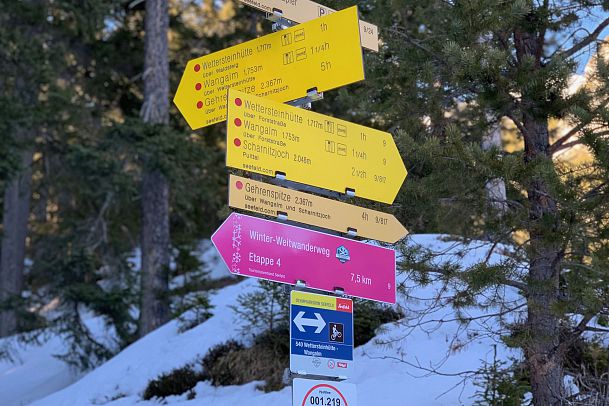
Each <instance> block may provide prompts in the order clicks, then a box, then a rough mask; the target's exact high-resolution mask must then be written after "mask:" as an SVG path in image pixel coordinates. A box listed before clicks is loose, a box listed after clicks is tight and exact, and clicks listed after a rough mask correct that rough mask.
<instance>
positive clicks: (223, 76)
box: [174, 7, 364, 129]
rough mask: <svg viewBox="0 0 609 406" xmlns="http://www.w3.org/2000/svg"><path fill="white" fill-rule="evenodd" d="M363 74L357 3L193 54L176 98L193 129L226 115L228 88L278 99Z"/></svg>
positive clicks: (331, 86) (295, 96) (326, 87)
mask: <svg viewBox="0 0 609 406" xmlns="http://www.w3.org/2000/svg"><path fill="white" fill-rule="evenodd" d="M363 79H364V62H363V56H362V48H361V46H360V38H359V19H358V17H357V7H351V8H348V9H345V10H342V11H338V12H336V13H332V14H329V15H327V16H325V17H321V18H318V19H315V20H312V21H309V22H307V23H304V24H299V25H297V26H294V27H292V28H288V29H286V30H283V31H279V32H275V33H273V34H269V35H265V36H263V37H260V38H258V39H255V40H252V41H248V42H244V43H242V44H240V45H236V46H234V47H230V48H226V49H224V50H222V51H219V52H215V53H213V54H210V55H207V56H203V57H201V58H197V59H193V60H191V61H190V62H188V64H187V65H186V70H185V72H184V75H183V76H182V79H181V81H180V84H179V86H178V90H177V91H176V95H175V98H174V103H175V104H176V106H177V107H178V109H179V110H180V112H181V113H182V115H183V116H184V118H185V119H186V121H187V122H188V124H189V125H190V127H191V128H192V129H197V128H201V127H205V126H208V125H211V124H214V123H218V122H220V121H224V120H225V119H226V91H227V89H229V88H234V89H237V90H241V91H243V92H246V93H252V94H255V95H258V96H261V97H265V98H267V99H271V100H277V101H280V102H286V101H289V100H294V99H298V98H300V97H304V96H306V95H307V91H308V90H311V89H313V88H316V89H317V91H318V92H323V91H325V90H329V89H334V88H337V87H340V86H344V85H347V84H349V83H353V82H357V81H360V80H363Z"/></svg>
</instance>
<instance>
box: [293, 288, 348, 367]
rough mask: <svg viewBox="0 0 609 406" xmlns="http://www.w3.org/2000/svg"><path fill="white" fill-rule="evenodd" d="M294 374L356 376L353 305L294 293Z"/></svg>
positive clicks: (325, 297) (310, 294)
mask: <svg viewBox="0 0 609 406" xmlns="http://www.w3.org/2000/svg"><path fill="white" fill-rule="evenodd" d="M290 370H291V371H292V372H294V373H297V374H300V375H320V376H328V377H338V378H349V377H351V376H352V375H353V301H352V300H351V299H344V298H339V297H334V296H326V295H318V294H315V293H306V292H299V291H292V294H291V298H290Z"/></svg>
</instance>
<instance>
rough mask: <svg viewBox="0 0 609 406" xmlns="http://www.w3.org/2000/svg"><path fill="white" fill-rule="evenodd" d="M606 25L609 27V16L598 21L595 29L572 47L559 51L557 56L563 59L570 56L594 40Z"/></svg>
mask: <svg viewBox="0 0 609 406" xmlns="http://www.w3.org/2000/svg"><path fill="white" fill-rule="evenodd" d="M607 27H609V18H607V19H605V20H603V22H602V23H600V24H599V25H598V27H596V29H595V30H594V31H592V32H591V33H590V34H589V35H588V36H587V37H586V38H584V39H583V40H581V41H580V42H578V43H577V44H575V45H574V46H573V47H571V48H569V49H567V50H565V51H563V52H561V53H559V54H558V55H557V56H559V57H562V58H565V59H566V58H570V57H572V56H573V55H575V54H576V53H577V52H579V51H581V50H582V49H584V48H585V47H587V46H588V45H590V44H591V43H593V42H594V41H596V40H597V39H598V37H599V36H600V35H601V33H602V32H603V30H604V29H605V28H607Z"/></svg>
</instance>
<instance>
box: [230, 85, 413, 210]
mask: <svg viewBox="0 0 609 406" xmlns="http://www.w3.org/2000/svg"><path fill="white" fill-rule="evenodd" d="M227 118H228V120H227V138H228V139H227V152H226V165H227V166H229V167H232V168H238V169H243V170H246V171H250V172H257V173H261V174H263V175H268V176H277V175H278V174H281V175H283V176H285V178H286V179H288V180H292V181H295V182H300V183H306V184H308V185H312V186H316V187H320V188H324V189H330V190H335V191H337V192H341V193H348V192H350V191H351V192H354V193H355V195H356V196H360V197H364V198H367V199H372V200H377V201H380V202H384V203H392V202H393V200H394V199H395V196H396V194H397V192H398V190H399V189H400V187H401V186H402V183H403V182H404V179H405V178H406V168H405V167H404V163H403V162H402V158H401V157H400V154H399V152H398V149H397V148H396V145H395V143H394V142H393V137H392V136H391V134H389V133H386V132H384V131H379V130H375V129H372V128H368V127H364V126H362V125H359V124H353V123H349V122H348V121H343V120H339V119H336V118H334V117H330V116H325V115H323V114H319V113H314V112H312V111H308V110H304V109H299V108H296V107H292V106H289V105H286V104H282V103H277V102H273V101H270V100H267V99H263V98H261V97H256V96H253V95H248V94H246V93H243V92H239V91H236V90H232V89H231V90H229V92H228V117H227Z"/></svg>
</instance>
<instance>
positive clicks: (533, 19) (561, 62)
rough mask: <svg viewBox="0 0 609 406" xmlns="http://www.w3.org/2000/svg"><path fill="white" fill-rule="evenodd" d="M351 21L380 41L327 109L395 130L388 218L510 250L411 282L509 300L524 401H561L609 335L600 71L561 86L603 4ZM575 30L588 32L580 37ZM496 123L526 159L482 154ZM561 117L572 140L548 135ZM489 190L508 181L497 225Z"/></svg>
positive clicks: (484, 8) (525, 4) (416, 12)
mask: <svg viewBox="0 0 609 406" xmlns="http://www.w3.org/2000/svg"><path fill="white" fill-rule="evenodd" d="M362 9H363V10H364V14H366V17H365V18H367V19H368V20H369V21H373V22H375V23H377V24H379V25H380V26H381V34H382V36H383V40H384V44H383V46H382V48H381V52H380V53H379V54H378V55H369V56H368V58H367V59H368V61H369V62H370V64H369V68H368V69H369V73H370V74H369V75H368V77H367V82H366V84H365V85H364V86H361V87H359V88H358V89H356V92H355V93H354V94H355V95H356V97H357V98H354V97H350V96H348V95H346V94H345V93H342V94H341V95H340V96H339V98H338V100H339V101H340V102H341V103H344V105H345V106H348V110H351V111H352V112H353V114H354V116H355V117H358V118H359V119H361V120H365V117H366V114H367V113H366V112H371V114H370V113H368V116H369V117H372V119H373V121H374V125H376V126H379V127H381V128H386V129H391V130H394V132H395V134H396V140H397V141H398V144H399V147H400V149H401V151H402V152H403V155H404V161H405V162H406V165H407V168H408V170H409V176H408V178H407V180H406V183H405V185H404V187H403V189H402V191H401V193H400V195H399V196H398V199H397V200H396V202H395V204H396V208H395V211H396V214H397V215H398V217H400V218H401V219H402V220H403V221H404V223H405V224H406V225H407V226H408V228H409V229H410V230H411V231H416V230H424V231H425V232H434V231H435V232H449V233H458V234H460V235H463V236H466V237H470V238H482V239H485V238H491V242H492V243H507V244H516V245H517V249H516V251H515V253H514V257H515V258H514V260H513V261H509V263H507V261H506V263H505V264H502V265H501V266H497V267H489V266H487V264H486V262H482V263H480V264H477V265H476V266H472V267H470V268H467V269H461V270H460V271H459V272H455V270H454V269H447V268H443V267H439V266H429V267H421V266H419V267H418V268H410V269H411V276H412V277H413V278H415V279H416V280H419V281H421V282H429V281H430V280H431V278H432V277H433V275H437V276H438V278H440V279H441V280H445V281H450V280H452V281H454V282H455V285H454V286H465V288H464V289H463V290H462V291H459V292H458V293H456V294H455V300H454V302H453V303H454V304H455V306H457V307H468V306H476V305H488V304H489V303H488V302H487V303H481V302H479V301H480V300H481V298H480V296H478V294H480V293H484V292H486V289H491V288H492V287H493V286H500V285H503V286H508V287H510V289H514V290H516V291H517V292H519V294H520V295H521V297H522V298H523V300H524V303H525V304H526V309H527V310H526V313H525V314H523V315H522V316H523V317H524V319H525V321H524V322H523V323H522V324H518V323H517V324H514V325H509V326H507V327H509V328H510V329H511V331H512V334H511V336H510V337H509V338H508V337H505V339H506V340H507V341H509V342H510V344H511V345H514V346H516V347H519V348H522V349H523V350H524V354H525V358H526V365H527V368H528V375H529V377H530V384H531V387H532V393H533V399H534V404H536V405H557V404H560V402H561V401H562V399H563V396H564V388H563V377H564V375H565V373H566V371H565V369H564V360H565V354H566V352H567V351H568V348H569V347H570V345H572V343H573V342H574V341H575V340H576V339H577V338H578V337H580V336H581V335H582V334H583V333H584V332H585V331H588V330H593V331H596V332H601V333H603V332H605V333H606V332H607V331H606V330H604V329H600V330H599V329H598V327H597V326H596V325H595V323H596V322H597V321H598V320H602V319H604V318H605V317H606V315H607V313H608V311H609V309H608V308H607V305H606V304H607V303H608V299H609V297H608V296H607V295H608V293H609V292H608V290H607V278H608V277H609V274H607V249H608V246H607V240H606V236H607V232H608V231H609V230H608V229H607V225H608V224H607V213H608V211H607V209H608V206H607V204H608V203H609V200H608V198H609V196H608V195H607V193H608V192H609V191H608V190H607V182H606V179H607V176H608V174H607V157H608V155H607V150H608V149H607V147H608V146H609V144H608V140H607V125H608V124H609V121H608V118H609V110H608V108H607V100H609V80H608V78H609V75H608V74H607V72H608V71H607V62H606V61H602V60H601V59H599V62H598V64H597V66H596V68H595V72H594V74H593V76H594V80H595V82H596V83H597V85H596V86H594V88H591V87H583V88H581V89H580V90H579V91H576V92H573V91H572V90H571V89H570V88H569V84H570V78H571V75H573V74H574V73H575V72H576V68H577V59H576V58H577V57H578V56H579V55H581V54H582V52H584V51H586V50H588V49H590V48H593V46H594V45H595V44H599V43H600V38H599V35H600V33H601V32H602V31H603V29H605V28H606V27H608V26H609V18H607V17H605V18H597V19H594V18H593V17H590V16H594V15H604V16H606V15H607V11H608V10H609V4H608V3H607V2H606V1H605V2H603V1H598V2H594V1H593V2H590V1H564V2H549V1H544V2H541V1H540V2H534V1H528V0H519V1H513V2H512V1H510V2H507V1H498V0H474V1H439V0H438V1H425V2H423V1H414V0H401V1H397V2H394V1H392V2H385V1H383V0H380V1H367V2H366V3H365V4H364V5H363V7H362ZM584 16H589V17H584ZM584 18H588V19H589V20H591V21H594V22H595V23H596V27H595V28H594V29H592V30H591V31H590V32H588V33H586V34H585V35H583V34H581V33H580V32H578V29H579V27H580V26H581V24H582V21H583V19H584ZM504 117H507V118H508V121H509V123H510V124H512V125H513V126H514V127H515V128H516V132H517V137H519V139H520V140H521V141H522V145H523V147H522V149H516V150H513V151H502V150H501V149H497V148H491V149H490V150H488V151H485V150H483V149H482V148H481V147H480V145H481V142H482V140H483V139H484V137H485V136H486V135H487V134H488V131H489V129H490V128H491V127H492V126H494V125H497V124H498V123H500V122H502V119H503V118H504ZM556 120H562V121H563V122H566V123H568V125H569V126H570V128H571V130H570V131H567V132H566V133H563V134H559V133H557V132H555V131H553V127H552V122H555V121H556ZM575 145H581V146H583V147H584V150H585V151H586V153H587V154H589V155H590V159H588V161H587V162H586V164H585V165H579V166H577V165H574V164H569V163H568V162H565V161H564V160H561V159H558V158H557V157H556V155H557V153H558V152H560V151H561V150H564V149H565V148H572V147H573V146H575ZM492 179H504V180H505V184H506V187H507V201H506V202H505V203H506V204H507V207H508V210H507V211H506V213H505V214H504V215H503V216H495V215H492V213H493V210H494V209H493V207H492V206H491V205H489V204H488V201H487V199H486V196H485V193H484V190H485V187H484V186H485V185H486V184H487V183H488V182H489V181H491V180H492ZM489 206H490V207H489ZM515 236H521V238H515ZM519 261H522V262H524V263H526V268H525V270H524V271H523V270H522V265H521V262H519ZM402 265H403V266H404V268H405V269H409V266H410V265H413V264H407V263H403V264H402ZM413 269H415V270H413ZM495 300H496V301H497V300H500V299H495ZM495 304H499V302H495ZM515 312H516V311H515ZM518 315H519V313H515V314H514V316H518Z"/></svg>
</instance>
